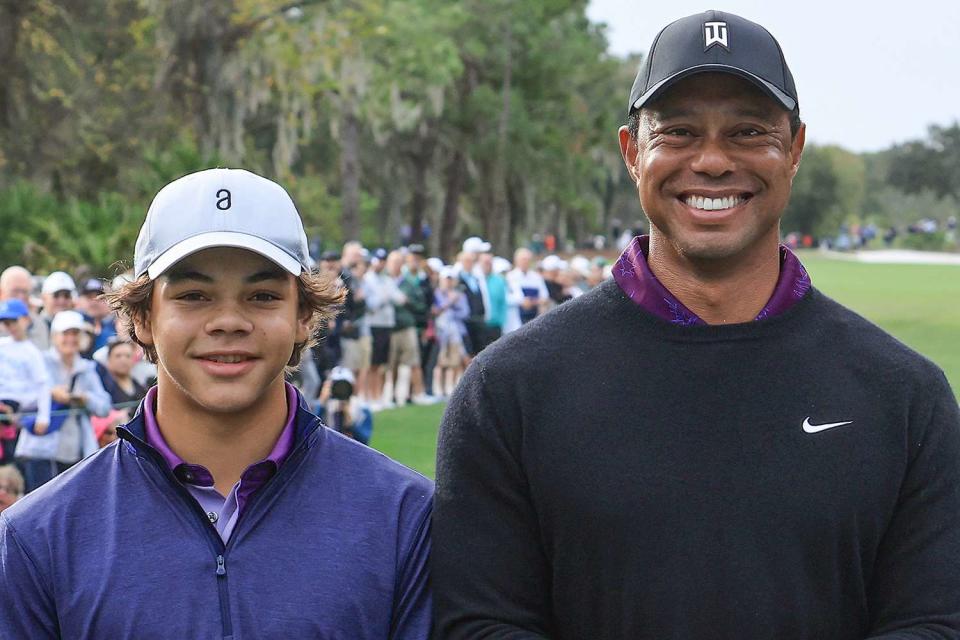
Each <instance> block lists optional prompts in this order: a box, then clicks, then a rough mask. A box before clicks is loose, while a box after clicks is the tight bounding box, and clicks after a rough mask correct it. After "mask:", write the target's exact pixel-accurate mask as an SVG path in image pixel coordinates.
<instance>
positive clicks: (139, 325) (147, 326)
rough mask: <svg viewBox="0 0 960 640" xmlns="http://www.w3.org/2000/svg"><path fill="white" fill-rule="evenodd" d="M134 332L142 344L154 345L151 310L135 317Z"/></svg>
mask: <svg viewBox="0 0 960 640" xmlns="http://www.w3.org/2000/svg"><path fill="white" fill-rule="evenodd" d="M133 332H134V335H135V336H136V338H137V340H139V341H140V343H141V344H144V345H146V346H149V347H152V346H153V325H152V324H151V323H150V312H149V311H147V312H145V313H143V314H142V315H141V314H136V315H135V316H134V317H133Z"/></svg>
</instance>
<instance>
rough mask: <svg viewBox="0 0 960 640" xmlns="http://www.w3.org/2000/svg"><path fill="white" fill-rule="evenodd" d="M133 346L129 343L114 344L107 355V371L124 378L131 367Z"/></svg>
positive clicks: (128, 373)
mask: <svg viewBox="0 0 960 640" xmlns="http://www.w3.org/2000/svg"><path fill="white" fill-rule="evenodd" d="M133 354H134V347H133V344H130V343H120V344H117V345H114V346H113V347H112V348H111V349H110V353H109V354H108V355H107V371H109V372H110V373H111V374H112V375H114V376H117V377H122V378H126V377H128V376H129V375H130V371H131V369H133Z"/></svg>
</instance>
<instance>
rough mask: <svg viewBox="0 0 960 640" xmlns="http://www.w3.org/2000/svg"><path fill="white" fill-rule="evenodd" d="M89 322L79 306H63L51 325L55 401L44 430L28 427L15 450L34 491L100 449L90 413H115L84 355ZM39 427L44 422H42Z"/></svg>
mask: <svg viewBox="0 0 960 640" xmlns="http://www.w3.org/2000/svg"><path fill="white" fill-rule="evenodd" d="M88 329H89V325H88V324H87V323H86V321H85V320H84V319H83V316H82V315H80V313H79V312H77V311H72V310H67V311H61V312H60V313H58V314H57V315H55V316H54V317H53V321H52V323H51V324H50V339H51V342H52V343H53V346H52V347H51V348H50V350H49V351H47V352H46V353H45V354H44V358H43V360H44V364H45V365H46V367H47V377H48V378H49V381H50V397H51V398H52V399H53V402H54V404H53V405H52V407H51V409H52V411H51V417H50V424H49V426H48V427H47V429H46V430H45V431H44V432H42V433H41V432H40V430H39V429H36V427H35V428H34V429H33V430H30V429H24V430H23V431H22V432H21V434H20V440H19V441H18V442H17V448H16V452H15V455H16V457H17V458H18V459H19V460H20V462H21V466H22V467H23V470H24V476H25V480H26V483H27V492H28V493H29V492H30V491H33V490H34V489H36V488H37V487H39V486H40V485H42V484H44V483H46V482H47V481H49V480H50V479H52V478H53V477H54V476H56V475H58V474H60V473H63V472H64V471H66V470H67V469H68V468H70V467H71V466H73V465H74V464H76V463H77V462H78V461H79V460H80V459H82V458H85V457H86V456H88V455H90V454H91V453H93V452H95V451H96V450H97V449H98V445H97V439H96V436H95V435H94V433H93V426H92V425H91V424H90V414H91V413H92V414H94V415H97V416H105V415H107V414H108V413H109V412H110V394H108V393H107V392H106V391H105V390H104V388H103V384H102V383H101V382H100V376H99V375H97V371H96V366H95V365H94V363H93V361H91V360H87V359H86V358H83V357H81V356H80V335H81V332H83V331H87V330H88ZM37 426H39V424H38V425H37Z"/></svg>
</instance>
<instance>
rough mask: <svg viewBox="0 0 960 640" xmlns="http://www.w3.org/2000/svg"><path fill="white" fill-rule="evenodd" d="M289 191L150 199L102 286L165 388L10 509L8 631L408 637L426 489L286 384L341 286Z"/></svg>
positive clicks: (423, 554)
mask: <svg viewBox="0 0 960 640" xmlns="http://www.w3.org/2000/svg"><path fill="white" fill-rule="evenodd" d="M309 261H310V258H309V256H308V249H307V239H306V236H305V234H304V231H303V225H302V223H301V220H300V217H299V214H298V213H297V210H296V208H295V206H294V204H293V202H292V200H291V199H290V196H289V195H287V193H286V191H284V190H283V188H281V187H280V186H279V185H277V184H275V183H273V182H270V181H269V180H266V179H264V178H261V177H259V176H257V175H254V174H252V173H249V172H247V171H242V170H233V169H210V170H207V171H202V172H199V173H195V174H192V175H189V176H186V177H184V178H181V179H179V180H177V181H175V182H173V183H171V184H169V185H167V186H166V187H165V188H164V189H162V190H161V191H160V193H158V194H157V196H156V198H155V199H154V201H153V204H152V205H151V206H150V210H149V211H148V212H147V219H146V222H145V223H144V226H143V228H142V229H141V232H140V236H139V238H138V240H137V244H136V249H135V254H134V269H135V279H134V280H133V281H132V282H130V283H128V284H127V285H125V286H123V287H121V288H120V289H119V290H118V291H116V292H113V293H112V294H111V297H110V299H111V304H112V305H113V307H114V308H115V309H116V310H117V312H118V314H119V317H120V318H121V321H122V322H123V323H124V324H125V325H126V327H125V328H126V329H127V330H128V331H129V332H130V336H131V337H132V339H133V340H135V341H136V342H138V343H139V344H140V345H141V346H142V347H143V348H144V349H145V351H146V353H147V354H148V355H149V357H150V358H151V359H152V360H153V361H155V362H156V364H157V367H158V374H157V377H158V381H157V385H156V386H155V387H153V388H151V389H150V391H149V392H148V394H147V396H146V398H145V399H144V400H143V402H142V403H141V404H140V407H139V409H138V411H137V413H136V415H135V416H134V417H133V419H132V420H131V421H130V422H129V423H127V424H126V425H125V426H122V427H119V428H118V429H117V431H118V434H119V436H120V440H118V441H116V442H114V443H112V444H110V445H108V446H107V447H105V448H104V449H101V450H100V451H99V452H97V453H96V454H94V455H92V456H90V457H89V458H87V459H85V460H84V461H82V462H81V463H79V464H77V465H75V466H73V467H72V468H71V469H69V470H68V471H67V472H66V473H64V474H62V475H60V476H59V477H57V478H56V479H54V480H53V481H51V482H49V483H47V484H46V485H44V486H43V487H41V488H40V489H38V490H37V491H35V492H34V493H32V494H30V495H28V496H27V497H26V498H24V499H23V500H21V501H19V502H18V503H16V504H15V505H13V506H12V507H10V508H9V509H7V510H6V511H4V512H3V513H2V514H0V584H3V585H4V592H5V596H6V601H5V603H4V606H3V607H0V637H2V638H31V640H34V639H36V640H40V639H45V638H61V637H69V638H177V637H179V638H213V637H217V638H229V637H232V638H351V640H363V639H374V638H376V639H384V638H396V639H401V638H402V639H408V638H411V639H420V638H427V637H428V636H429V633H430V628H429V627H430V607H431V596H430V592H429V590H428V578H427V576H428V570H427V559H428V554H429V549H430V542H429V531H430V514H431V503H432V493H433V489H432V484H431V483H430V481H429V480H427V479H425V478H423V477H422V476H420V475H418V474H416V473H414V472H413V471H410V470H409V469H406V468H405V467H402V466H401V465H399V464H397V463H395V462H393V461H391V460H389V459H388V458H386V457H385V456H383V455H381V454H379V453H376V452H374V451H372V450H370V449H368V448H366V447H364V446H363V445H361V444H359V443H357V442H354V441H352V440H349V439H347V438H344V437H342V436H340V435H339V434H337V433H335V432H333V431H331V430H329V429H327V428H326V427H324V426H323V425H322V424H321V423H320V421H319V419H318V418H317V417H316V416H315V415H313V414H312V413H310V412H309V410H308V407H307V405H306V403H305V402H304V399H303V398H302V397H301V395H300V394H299V392H297V390H296V389H295V388H293V387H292V386H290V385H288V384H286V383H285V381H284V373H285V371H286V370H287V369H288V367H294V366H296V364H297V362H298V360H299V358H300V356H301V353H302V351H303V350H304V349H305V348H306V347H307V346H308V345H309V344H310V343H311V342H312V340H311V336H312V335H313V333H314V330H315V329H316V328H317V326H318V324H319V322H320V321H321V320H323V319H325V318H329V317H330V316H331V315H332V313H331V312H332V311H333V310H334V308H335V307H336V305H337V304H339V303H340V302H342V299H343V295H342V293H341V291H340V290H339V289H338V288H337V287H336V286H335V284H334V280H333V279H332V278H330V277H328V276H323V275H319V274H315V273H312V272H311V271H310V269H309V267H308V264H309Z"/></svg>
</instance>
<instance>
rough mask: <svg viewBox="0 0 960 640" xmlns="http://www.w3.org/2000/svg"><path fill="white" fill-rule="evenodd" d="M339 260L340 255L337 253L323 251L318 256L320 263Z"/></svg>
mask: <svg viewBox="0 0 960 640" xmlns="http://www.w3.org/2000/svg"><path fill="white" fill-rule="evenodd" d="M339 259H340V253H339V252H337V251H324V252H323V253H321V254H320V262H334V261H336V260H339Z"/></svg>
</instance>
